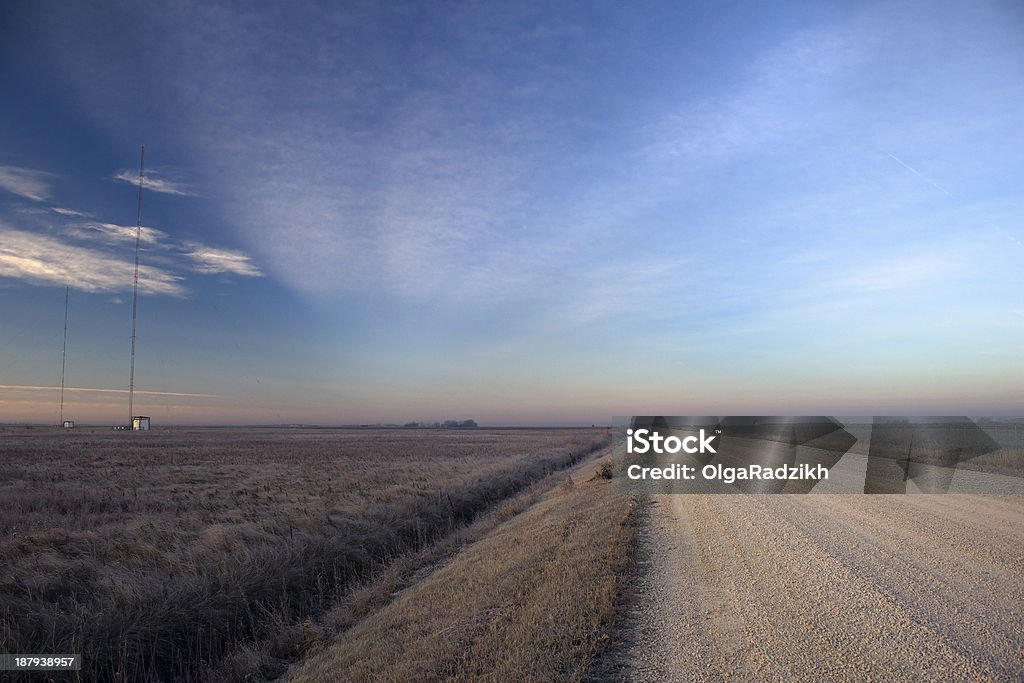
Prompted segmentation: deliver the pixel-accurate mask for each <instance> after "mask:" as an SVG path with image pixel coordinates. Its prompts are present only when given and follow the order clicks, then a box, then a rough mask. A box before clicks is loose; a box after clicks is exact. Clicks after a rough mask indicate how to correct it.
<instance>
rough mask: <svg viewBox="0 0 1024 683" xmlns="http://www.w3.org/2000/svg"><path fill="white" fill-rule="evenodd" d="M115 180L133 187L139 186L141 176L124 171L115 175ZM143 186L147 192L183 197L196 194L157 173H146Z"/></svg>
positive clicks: (133, 172)
mask: <svg viewBox="0 0 1024 683" xmlns="http://www.w3.org/2000/svg"><path fill="white" fill-rule="evenodd" d="M114 180H120V181H121V182H123V183H129V184H131V185H138V183H139V174H138V172H136V171H129V170H122V171H118V172H117V173H115V174H114ZM142 186H143V188H145V189H147V190H152V191H153V192H162V193H163V194H176V195H182V196H186V195H191V194H195V193H194V192H192V191H190V190H189V189H188V188H187V187H186V186H185V185H184V184H182V183H179V182H176V181H173V180H167V179H166V178H161V177H160V175H159V174H158V173H156V172H155V171H146V175H145V178H144V179H143V183H142Z"/></svg>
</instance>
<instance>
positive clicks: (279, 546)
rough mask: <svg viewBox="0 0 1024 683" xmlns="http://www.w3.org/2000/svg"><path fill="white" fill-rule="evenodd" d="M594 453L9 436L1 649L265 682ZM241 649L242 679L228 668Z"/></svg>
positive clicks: (266, 438)
mask: <svg viewBox="0 0 1024 683" xmlns="http://www.w3.org/2000/svg"><path fill="white" fill-rule="evenodd" d="M606 443H607V439H606V435H605V433H604V432H603V431H601V430H508V431H496V430H393V431H388V430H334V431H329V430H244V431H243V430H215V429H203V430H175V431H173V432H172V431H163V432H156V431H155V432H151V433H148V434H141V433H112V432H106V431H96V432H95V433H86V432H84V431H75V432H69V433H57V432H48V433H44V432H41V431H39V430H18V431H8V432H6V433H3V434H0V458H2V460H3V463H4V468H3V469H2V471H0V651H2V652H11V653H13V652H22V653H41V652H54V653H56V652H61V653H72V652H73V653H81V654H82V655H83V663H84V667H85V668H84V669H83V671H82V677H83V678H85V679H88V680H102V679H109V680H115V679H116V680H175V679H184V680H189V679H191V680H201V679H205V678H208V677H211V676H216V677H218V678H219V679H222V680H228V679H230V678H231V677H232V676H233V675H234V674H236V673H237V674H238V675H239V676H241V674H242V673H252V671H251V669H252V668H253V667H255V669H256V670H257V671H258V673H259V675H260V676H269V675H276V674H277V673H281V672H283V670H284V667H285V666H287V665H288V664H289V663H290V662H292V661H294V660H296V659H297V658H298V657H299V656H301V655H302V654H303V653H304V652H305V651H306V650H307V649H308V648H309V647H310V646H311V645H313V644H315V643H316V642H317V641H318V640H319V639H320V638H321V637H322V635H323V634H322V631H321V630H320V626H319V625H320V623H321V620H322V617H323V615H325V614H328V613H331V611H332V610H335V611H336V610H337V608H338V605H339V604H344V602H345V601H346V600H351V595H352V592H353V591H354V590H355V589H356V588H358V587H359V586H362V585H365V584H368V583H372V582H373V581H374V580H376V579H377V578H378V577H380V576H381V575H383V574H385V573H386V569H387V568H388V567H389V566H392V565H395V564H396V563H397V564H400V560H401V558H403V557H406V556H408V555H410V554H414V553H416V552H422V551H423V550H424V549H425V548H428V547H430V546H431V544H436V543H438V542H440V541H442V540H443V539H444V538H446V537H449V536H452V535H454V534H458V533H459V531H460V530H461V529H464V528H465V527H466V526H467V525H468V524H470V523H471V522H473V520H475V519H479V518H480V517H481V516H482V515H485V514H487V513H488V512H489V511H491V512H492V511H494V510H496V509H499V508H500V504H501V503H502V501H505V502H506V503H507V502H508V501H509V500H512V499H514V498H515V497H516V495H517V494H519V495H523V492H528V490H529V489H530V487H531V486H534V485H536V484H537V483H538V482H542V481H544V480H546V479H550V477H549V475H551V474H552V473H554V472H557V471H559V470H562V469H564V468H566V467H569V466H571V465H573V464H574V463H576V462H578V461H580V460H581V459H582V458H584V457H585V456H587V455H589V454H591V453H593V452H594V451H596V450H597V449H599V448H601V447H602V446H603V445H605V444H606ZM527 502H529V501H527ZM523 504H524V505H525V503H523ZM254 652H258V653H259V656H258V659H259V661H257V662H255V663H250V670H245V669H244V667H243V668H242V669H239V670H238V671H235V670H234V669H233V668H232V667H231V666H230V663H231V662H234V661H236V660H240V659H246V657H249V658H250V659H251V658H252V655H253V653H254Z"/></svg>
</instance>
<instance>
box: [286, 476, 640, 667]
mask: <svg viewBox="0 0 1024 683" xmlns="http://www.w3.org/2000/svg"><path fill="white" fill-rule="evenodd" d="M577 479H578V480H579V478H577ZM635 509H636V503H635V501H634V500H632V499H631V498H629V497H628V496H624V495H621V494H618V493H616V492H615V491H614V490H613V488H612V484H611V482H609V481H607V480H606V479H603V478H601V477H600V475H596V474H595V475H594V476H592V477H590V478H589V480H587V481H581V482H580V483H575V484H574V483H573V482H572V481H571V480H568V481H567V483H566V484H565V485H563V486H561V487H559V488H557V489H556V490H555V491H554V492H552V493H551V494H549V495H548V496H547V497H546V498H545V499H544V500H542V501H541V502H539V503H538V504H536V505H534V506H533V507H532V508H530V509H529V510H527V511H525V512H524V513H522V514H520V515H518V516H516V517H514V518H512V519H511V520H509V521H508V522H506V523H504V524H502V525H501V526H500V527H498V528H497V529H496V530H495V531H494V532H492V533H491V534H490V535H488V536H487V537H486V538H485V539H483V540H482V541H480V542H478V543H476V544H474V545H473V546H471V547H469V548H468V549H466V550H465V551H463V552H462V553H460V554H459V555H458V556H457V557H455V558H454V559H453V560H452V561H451V563H449V564H448V565H447V566H445V567H444V568H442V569H440V570H438V571H437V572H435V573H434V574H432V575H431V576H430V577H429V578H427V579H425V580H424V581H422V582H420V583H417V584H416V585H414V586H412V587H411V588H409V589H407V590H405V591H404V592H402V593H401V594H400V595H399V596H398V597H397V598H396V599H395V600H394V601H393V602H392V603H391V604H390V605H388V606H387V607H385V608H384V609H382V610H380V611H378V612H376V613H375V614H373V615H372V616H370V617H369V618H367V619H366V620H364V621H362V622H360V623H359V624H358V625H356V626H355V627H354V628H352V629H351V630H349V631H347V632H345V633H343V634H341V635H340V636H339V637H338V638H337V639H336V640H335V641H334V642H333V643H331V644H330V645H328V646H327V647H326V648H324V649H323V650H322V651H321V652H319V653H316V654H314V655H312V656H311V657H309V658H308V659H307V660H306V661H304V662H303V663H302V664H301V665H299V666H296V667H294V668H293V670H292V671H290V672H289V676H288V677H287V680H288V681H291V682H292V683H308V682H311V681H337V680H345V681H371V680H372V681H435V680H453V681H552V680H558V681H579V680H582V679H584V677H585V676H586V673H587V670H588V667H589V666H590V665H591V663H592V662H593V660H594V657H595V656H596V655H597V654H598V653H599V652H600V651H601V649H602V648H603V646H604V644H605V642H606V641H607V635H608V632H609V630H610V628H611V626H612V624H613V621H614V616H615V612H614V610H615V603H616V598H617V596H618V593H619V590H620V588H621V580H622V577H623V575H624V572H625V569H626V566H627V564H628V560H629V551H630V547H631V544H632V538H633V535H634V532H635V529H634V526H633V524H632V523H631V520H632V519H633V513H634V510H635Z"/></svg>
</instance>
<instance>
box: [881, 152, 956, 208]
mask: <svg viewBox="0 0 1024 683" xmlns="http://www.w3.org/2000/svg"><path fill="white" fill-rule="evenodd" d="M886 154H889V153H888V152H886ZM889 158H890V159H892V160H893V161H895V162H896V163H898V164H899V165H900V166H902V167H903V168H905V169H907V170H908V171H910V172H911V173H913V174H914V175H916V176H917V177H918V178H920V179H921V180H923V181H925V182H926V183H928V184H929V185H931V186H932V187H934V188H935V189H937V190H939V191H940V192H942V193H944V194H945V195H946V196H947V197H952V196H953V195H951V194H949V192H947V191H946V188H944V187H943V186H942V185H939V184H938V183H936V182H935V181H934V180H932V179H931V178H929V177H928V176H926V175H925V174H923V173H921V172H920V171H918V170H917V169H916V168H914V167H913V166H911V165H910V164H908V163H906V162H904V161H903V160H902V159H900V158H899V157H898V156H896V155H895V154H889Z"/></svg>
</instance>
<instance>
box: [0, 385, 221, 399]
mask: <svg viewBox="0 0 1024 683" xmlns="http://www.w3.org/2000/svg"><path fill="white" fill-rule="evenodd" d="M0 389H6V390H15V391H45V392H50V391H60V390H61V387H47V386H38V385H34V384H0ZM64 391H71V392H77V393H93V394H127V393H128V390H127V389H102V388H98V387H64ZM135 393H136V394H141V395H142V396H178V397H191V398H217V397H218V395H217V394H197V393H187V392H182V391H145V390H142V389H135Z"/></svg>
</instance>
